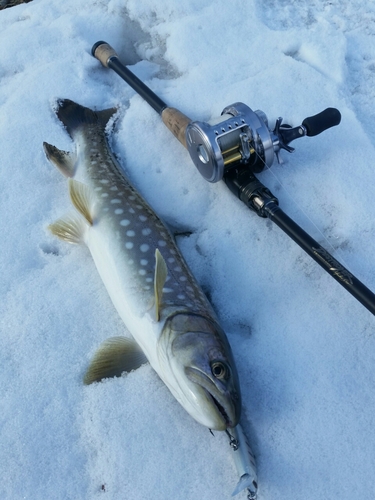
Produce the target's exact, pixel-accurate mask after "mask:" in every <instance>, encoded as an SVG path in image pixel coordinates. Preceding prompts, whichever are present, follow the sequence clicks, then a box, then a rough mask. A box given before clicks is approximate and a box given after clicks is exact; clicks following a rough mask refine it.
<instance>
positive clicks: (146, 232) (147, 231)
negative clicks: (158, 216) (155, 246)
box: [142, 227, 152, 236]
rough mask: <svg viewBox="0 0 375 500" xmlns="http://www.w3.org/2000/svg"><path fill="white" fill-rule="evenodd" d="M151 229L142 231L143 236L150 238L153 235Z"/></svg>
mask: <svg viewBox="0 0 375 500" xmlns="http://www.w3.org/2000/svg"><path fill="white" fill-rule="evenodd" d="M151 232H152V231H151V229H150V228H148V227H146V228H145V229H142V234H143V236H148V235H149V234H151Z"/></svg>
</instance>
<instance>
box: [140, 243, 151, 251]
mask: <svg viewBox="0 0 375 500" xmlns="http://www.w3.org/2000/svg"><path fill="white" fill-rule="evenodd" d="M149 250H150V245H147V244H146V243H143V245H141V246H140V251H141V252H148V251H149Z"/></svg>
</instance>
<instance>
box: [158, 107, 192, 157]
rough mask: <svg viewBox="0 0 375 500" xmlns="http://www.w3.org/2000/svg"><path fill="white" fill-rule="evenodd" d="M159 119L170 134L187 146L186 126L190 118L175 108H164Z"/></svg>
mask: <svg viewBox="0 0 375 500" xmlns="http://www.w3.org/2000/svg"><path fill="white" fill-rule="evenodd" d="M161 119H162V120H163V123H164V125H165V126H166V127H167V128H169V130H170V131H171V132H172V134H173V135H174V136H175V137H176V138H177V139H178V140H179V141H180V142H181V144H182V145H183V146H184V147H185V148H187V145H186V127H187V126H188V125H189V123H190V122H191V119H190V118H188V117H187V116H186V115H184V114H183V113H181V111H179V110H178V109H176V108H165V109H164V110H163V111H162V113H161Z"/></svg>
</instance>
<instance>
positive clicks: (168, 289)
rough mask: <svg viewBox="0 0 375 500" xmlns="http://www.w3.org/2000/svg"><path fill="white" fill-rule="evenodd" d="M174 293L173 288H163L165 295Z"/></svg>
mask: <svg viewBox="0 0 375 500" xmlns="http://www.w3.org/2000/svg"><path fill="white" fill-rule="evenodd" d="M171 292H173V288H163V293H171Z"/></svg>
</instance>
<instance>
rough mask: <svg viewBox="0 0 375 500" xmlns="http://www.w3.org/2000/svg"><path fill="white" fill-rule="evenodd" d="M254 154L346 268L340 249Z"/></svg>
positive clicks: (259, 156)
mask: <svg viewBox="0 0 375 500" xmlns="http://www.w3.org/2000/svg"><path fill="white" fill-rule="evenodd" d="M255 153H256V155H257V157H258V159H259V160H260V161H261V162H262V163H263V165H264V167H266V168H265V170H264V172H270V173H271V175H272V176H273V177H274V178H275V179H276V180H277V182H278V183H279V185H280V187H281V188H282V189H283V190H284V192H285V193H286V195H287V198H289V200H290V201H291V202H292V203H293V204H294V205H295V207H296V208H297V209H298V210H299V211H300V213H302V214H303V215H304V216H305V218H306V219H307V220H308V222H309V223H310V224H311V225H312V226H313V228H314V229H315V230H316V231H317V233H318V234H319V235H320V236H321V238H322V240H323V241H324V242H326V244H327V246H328V247H329V248H330V250H331V251H332V252H334V253H336V254H338V255H339V256H340V259H341V260H342V261H343V263H344V264H345V266H346V267H347V263H346V262H345V259H344V257H343V252H342V251H341V249H340V247H337V248H335V247H334V246H333V245H332V243H331V242H330V241H329V240H328V238H327V237H326V236H325V234H324V233H323V232H322V230H321V229H320V228H319V226H317V224H315V222H314V221H313V219H312V218H311V217H310V216H309V215H308V214H307V213H306V212H305V210H304V209H303V207H302V206H301V205H300V204H299V203H298V202H297V201H296V200H295V199H294V197H293V195H292V194H291V192H290V191H289V189H288V188H287V187H286V185H285V184H284V183H283V182H282V181H281V179H280V178H279V176H278V175H277V174H276V173H275V172H274V171H273V170H272V169H271V168H270V167H268V166H267V165H266V162H265V161H264V159H263V158H262V157H261V155H259V154H258V152H257V151H256V152H255Z"/></svg>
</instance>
